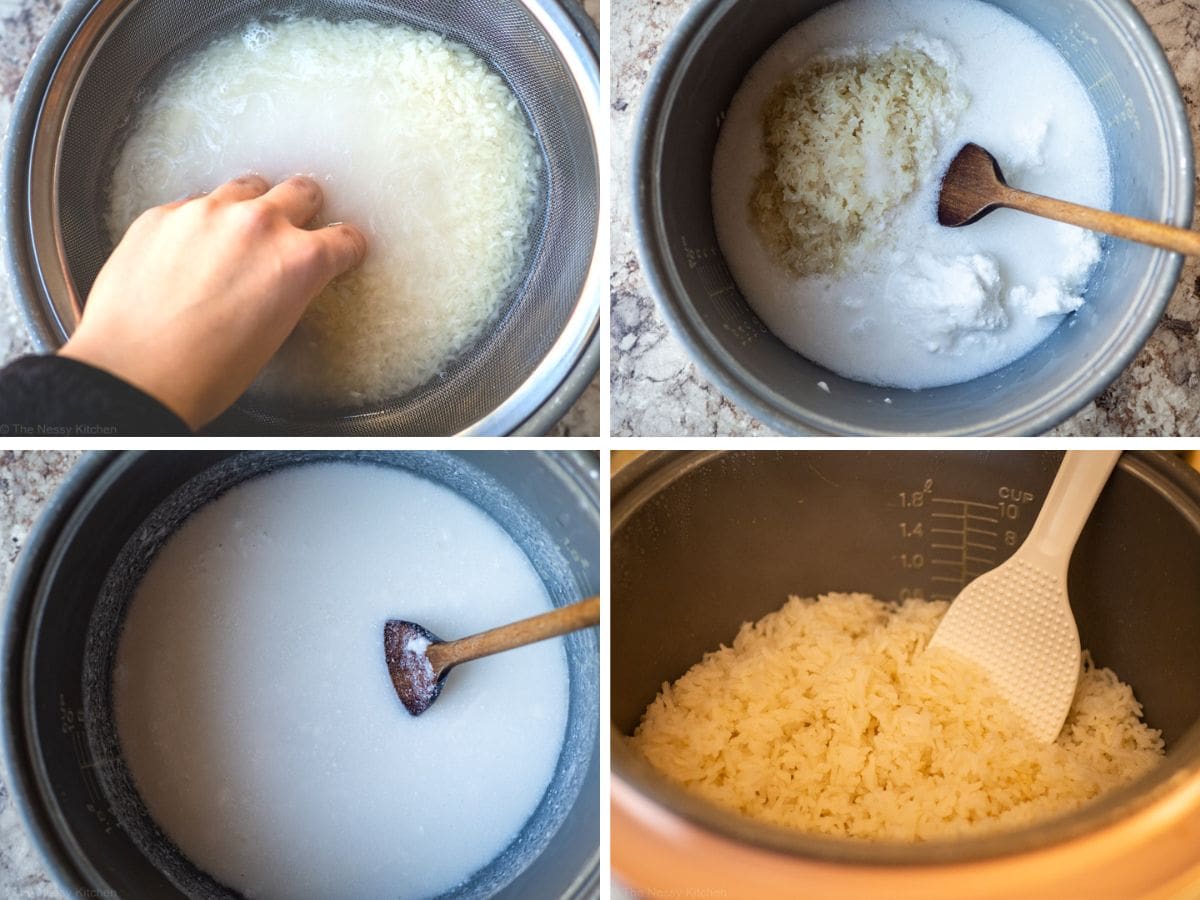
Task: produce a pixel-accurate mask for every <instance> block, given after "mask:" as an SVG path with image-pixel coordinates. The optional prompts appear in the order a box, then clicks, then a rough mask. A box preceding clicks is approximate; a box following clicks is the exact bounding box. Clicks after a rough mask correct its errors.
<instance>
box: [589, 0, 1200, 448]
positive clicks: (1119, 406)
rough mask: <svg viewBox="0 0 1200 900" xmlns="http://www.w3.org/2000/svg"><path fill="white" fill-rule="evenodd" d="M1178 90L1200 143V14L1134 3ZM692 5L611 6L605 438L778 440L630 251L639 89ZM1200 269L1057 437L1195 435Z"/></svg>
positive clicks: (1168, 4) (1161, 0) (1183, 0)
mask: <svg viewBox="0 0 1200 900" xmlns="http://www.w3.org/2000/svg"><path fill="white" fill-rule="evenodd" d="M1134 5H1135V6H1137V8H1138V9H1139V10H1140V11H1141V13H1142V15H1143V16H1145V18H1146V19H1147V21H1148V22H1149V23H1150V24H1151V26H1152V27H1153V29H1154V32H1155V34H1156V35H1157V36H1158V39H1159V41H1160V42H1161V43H1162V45H1163V47H1165V48H1166V51H1167V55H1168V57H1169V58H1170V60H1171V63H1172V65H1173V66H1174V68H1175V72H1176V75H1177V77H1178V79H1179V83H1180V84H1181V85H1182V86H1183V91H1184V96H1185V99H1186V100H1187V105H1188V110H1189V114H1190V117H1191V121H1192V128H1193V133H1194V136H1195V137H1196V140H1197V143H1200V7H1198V6H1197V5H1196V3H1195V0H1134ZM688 6H690V0H656V2H654V3H646V2H644V0H612V2H611V16H612V21H613V22H615V23H619V27H614V28H613V30H612V43H611V54H612V95H611V102H612V110H611V121H612V139H611V146H612V160H611V164H612V170H611V171H612V184H613V191H612V196H613V216H612V231H611V235H612V280H611V285H610V288H611V291H612V321H611V331H610V336H611V342H612V369H611V393H610V396H611V406H612V433H613V434H614V435H618V436H624V435H640V436H659V435H686V436H750V435H770V434H773V432H771V431H770V430H769V429H767V428H766V427H765V426H764V425H762V424H761V423H760V422H757V421H755V419H754V418H753V417H752V416H750V415H749V414H748V413H747V412H746V411H744V410H742V409H739V408H738V407H737V406H736V405H735V404H734V403H733V402H732V401H731V400H729V399H728V398H726V397H724V396H723V395H722V394H721V392H720V391H719V390H718V389H717V388H715V387H714V386H713V385H711V384H709V383H708V381H707V380H706V379H705V377H704V375H703V374H702V373H700V371H699V370H698V369H697V368H696V366H695V365H694V364H693V363H692V362H691V360H690V358H689V357H688V354H687V352H686V351H685V350H684V348H683V345H682V344H681V343H680V342H679V341H678V340H677V339H676V338H675V337H674V336H672V335H671V334H670V333H669V331H668V330H667V326H666V324H665V323H664V321H663V319H662V317H661V316H660V315H659V313H658V310H657V309H656V308H655V304H654V300H653V299H652V295H651V293H650V290H649V287H648V286H647V284H646V280H645V278H644V277H643V275H642V272H641V264H640V261H639V260H638V257H637V253H636V251H635V250H634V237H633V227H632V210H631V204H630V197H629V191H628V188H627V185H628V184H629V181H630V175H629V167H630V160H631V158H632V137H633V131H634V124H635V122H636V120H637V117H638V113H639V110H640V104H641V96H642V90H643V87H644V85H645V83H646V80H647V77H648V75H649V73H650V72H651V70H652V69H653V67H654V64H655V62H656V60H657V58H658V55H659V51H660V50H661V48H662V47H663V45H664V43H665V42H666V40H667V38H668V36H669V34H670V32H671V30H672V28H673V27H674V26H675V24H676V22H678V21H679V19H680V18H681V17H682V15H683V13H684V11H685V10H686V9H687V8H688ZM1198 331H1200V260H1197V259H1192V260H1189V261H1188V263H1187V266H1186V268H1185V269H1184V274H1183V280H1182V282H1181V283H1180V286H1179V289H1178V290H1177V291H1176V293H1175V296H1174V298H1173V299H1172V301H1171V305H1170V308H1169V310H1168V314H1167V316H1166V317H1164V319H1163V321H1162V323H1161V324H1160V325H1159V327H1158V329H1157V330H1156V331H1155V332H1154V335H1153V336H1152V337H1151V338H1150V341H1149V343H1148V344H1147V345H1146V347H1145V348H1144V349H1143V351H1142V352H1141V354H1140V355H1139V356H1138V357H1137V359H1136V361H1135V362H1134V363H1133V364H1132V365H1131V366H1130V367H1129V368H1128V369H1127V370H1126V371H1125V373H1124V374H1123V375H1122V376H1121V378H1120V379H1119V380H1118V381H1117V382H1116V383H1115V384H1113V385H1112V386H1111V387H1110V388H1109V389H1108V390H1107V391H1105V392H1104V393H1103V394H1102V395H1101V396H1100V397H1099V398H1098V399H1097V400H1096V401H1095V402H1093V403H1092V404H1091V405H1089V406H1088V407H1087V408H1086V409H1084V410H1083V411H1082V412H1081V413H1079V414H1078V415H1077V416H1076V417H1075V418H1073V419H1071V420H1070V421H1069V422H1067V423H1066V424H1064V425H1062V426H1061V427H1059V428H1058V429H1056V430H1055V431H1054V432H1052V434H1054V435H1055V436H1129V437H1133V436H1148V437H1157V436H1176V435H1182V436H1193V435H1198V434H1200V339H1198V337H1197V333H1198Z"/></svg>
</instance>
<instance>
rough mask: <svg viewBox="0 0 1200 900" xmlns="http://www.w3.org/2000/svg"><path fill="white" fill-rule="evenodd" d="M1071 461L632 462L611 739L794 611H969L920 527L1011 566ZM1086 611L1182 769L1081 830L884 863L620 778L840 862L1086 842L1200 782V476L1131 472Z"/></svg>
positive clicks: (648, 778)
mask: <svg viewBox="0 0 1200 900" xmlns="http://www.w3.org/2000/svg"><path fill="white" fill-rule="evenodd" d="M1061 456H1062V454H1061V453H1055V452H1039V453H958V452H947V453H916V452H914V453H848V452H831V453H821V452H778V453H768V452H755V453H701V454H682V453H675V454H672V453H668V454H659V455H654V456H650V457H643V458H641V459H639V460H637V461H635V462H634V463H632V464H631V465H630V466H628V467H626V468H625V469H623V470H622V471H621V472H620V473H618V475H617V477H616V479H615V481H614V488H613V518H612V528H613V531H612V554H611V557H612V601H611V616H612V660H613V662H612V725H613V730H614V733H615V734H617V735H621V734H630V733H632V731H633V729H634V728H635V727H636V726H637V723H638V721H639V720H640V718H641V715H642V713H643V711H644V710H645V708H646V706H647V705H648V704H649V703H650V702H651V701H652V700H653V699H654V697H655V696H656V695H657V693H658V692H659V690H660V689H661V687H662V685H663V683H664V682H668V681H673V680H675V679H676V678H678V677H679V676H680V675H682V674H683V673H684V672H685V671H687V669H688V668H690V667H691V666H692V665H694V664H695V663H697V662H698V661H699V660H700V659H701V658H702V657H703V655H704V654H705V653H706V652H709V651H712V650H715V649H716V648H717V647H718V646H719V645H720V644H722V643H726V644H727V643H729V642H730V641H731V640H732V639H733V637H734V636H735V635H736V634H737V631H738V628H739V626H740V625H741V624H742V623H743V622H746V621H753V620H756V619H759V618H761V617H762V616H763V615H765V614H767V613H768V612H771V611H774V610H776V609H778V608H779V607H780V606H782V605H783V603H784V602H785V601H786V600H787V598H788V596H789V595H792V594H796V595H800V596H805V597H808V596H815V595H818V594H821V593H826V592H830V591H863V592H869V593H872V594H874V595H876V596H877V597H879V598H881V599H885V600H898V599H900V598H901V597H909V596H922V597H926V598H934V597H940V596H949V597H953V596H954V594H955V593H956V592H957V590H958V586H959V584H961V582H962V581H965V580H969V579H970V577H971V575H972V572H971V571H970V566H971V565H972V564H971V563H969V562H968V563H967V571H966V573H965V575H964V576H963V577H962V578H961V579H960V580H959V584H956V583H954V582H953V581H945V580H942V579H943V578H944V574H939V573H946V572H947V571H950V572H952V573H953V578H954V579H959V575H960V569H959V568H958V567H957V565H955V566H947V565H939V564H937V562H936V560H937V559H938V558H939V557H940V558H942V559H943V562H944V560H945V557H946V554H945V552H944V551H938V550H936V549H931V544H932V543H937V541H928V540H925V539H923V538H922V537H921V536H920V535H917V536H914V535H915V533H916V532H917V530H918V529H917V528H916V526H917V525H918V524H919V525H921V526H922V527H921V529H920V531H921V532H922V533H923V534H924V535H926V536H927V535H928V529H929V528H930V527H938V526H939V525H940V526H941V527H946V528H950V529H953V528H955V527H958V526H957V525H956V524H955V519H954V517H955V516H957V515H959V514H960V513H961V512H963V511H964V510H965V511H969V512H970V513H971V515H973V516H975V517H976V518H975V519H974V525H975V526H976V527H978V528H981V529H983V530H984V531H992V532H994V534H995V535H996V538H995V539H994V540H991V543H992V544H993V545H994V549H993V550H992V551H990V552H989V551H988V550H984V551H982V553H981V555H983V556H988V557H990V559H991V562H993V563H998V562H1001V561H1003V560H1004V559H1007V558H1008V557H1009V556H1010V555H1011V554H1012V552H1013V551H1014V550H1015V549H1016V546H1017V545H1019V543H1020V542H1021V540H1022V539H1023V538H1024V537H1025V536H1026V535H1027V534H1028V532H1029V529H1030V527H1031V525H1032V523H1033V520H1034V518H1035V516H1036V512H1037V510H1038V509H1039V508H1040V506H1041V503H1042V500H1043V498H1044V496H1045V492H1046V490H1047V488H1048V487H1049V485H1050V483H1051V481H1052V480H1053V478H1054V475H1055V472H1056V471H1057V467H1058V463H1059V461H1060V459H1061ZM935 516H936V518H935ZM947 517H948V518H947ZM947 523H948V524H947ZM948 540H950V541H951V542H954V541H955V540H956V539H955V538H949V539H948ZM989 540H990V539H989V538H987V537H983V536H980V535H979V534H978V533H976V534H974V535H973V536H972V541H978V542H982V543H986V542H988V541H989ZM973 552H975V551H973ZM950 555H953V554H950ZM958 561H959V560H955V562H958ZM975 574H977V573H975ZM1069 593H1070V597H1071V603H1072V608H1073V609H1074V612H1075V615H1076V618H1077V619H1078V622H1079V632H1080V638H1081V641H1082V644H1083V647H1084V648H1085V649H1088V650H1090V651H1091V652H1092V654H1093V657H1094V658H1095V660H1096V661H1097V663H1099V664H1100V665H1102V666H1107V667H1109V668H1112V669H1113V670H1114V671H1116V672H1117V674H1118V675H1120V676H1121V678H1122V679H1123V680H1125V681H1126V682H1127V683H1129V684H1130V685H1131V686H1132V687H1133V689H1134V691H1135V693H1136V695H1137V697H1138V699H1139V700H1141V701H1142V703H1143V704H1144V706H1145V716H1146V720H1147V721H1148V722H1149V723H1150V724H1152V725H1153V726H1154V727H1157V728H1161V729H1162V731H1163V736H1164V738H1165V740H1166V744H1167V753H1168V755H1167V761H1166V762H1165V763H1164V764H1163V765H1162V766H1160V767H1159V768H1158V769H1157V770H1155V772H1153V773H1151V775H1149V776H1147V777H1146V778H1144V779H1143V780H1142V781H1141V782H1139V783H1137V784H1135V785H1132V786H1129V787H1126V788H1123V789H1122V790H1120V791H1117V792H1115V793H1114V794H1112V795H1110V797H1109V798H1106V799H1105V800H1103V801H1101V802H1099V803H1096V804H1094V805H1092V806H1091V807H1088V808H1086V809H1085V810H1084V811H1082V812H1079V813H1076V814H1074V815H1073V816H1069V817H1066V818H1064V819H1061V820H1056V822H1054V823H1048V824H1047V825H1045V826H1039V827H1037V828H1034V829H1028V830H1026V831H1025V832H1020V833H1016V834H1014V835H1009V836H999V837H996V838H991V839H987V838H980V839H977V840H972V841H970V842H962V841H960V842H955V843H953V844H950V845H943V846H939V845H936V844H930V845H925V846H923V847H921V848H908V847H901V848H892V849H891V850H887V849H881V848H880V847H879V846H877V845H865V844H858V843H852V842H837V843H831V842H829V841H822V840H818V839H813V838H808V837H806V836H802V835H795V834H793V833H790V832H784V831H783V830H782V829H772V828H768V827H766V826H762V827H758V826H756V825H754V824H751V823H747V822H744V821H732V817H727V816H722V815H719V814H717V813H716V811H715V810H714V809H713V808H709V807H706V805H705V804H702V803H699V802H695V801H693V800H692V799H691V798H689V797H687V796H686V795H684V794H683V793H682V792H681V791H679V790H678V789H675V788H673V787H672V786H670V785H667V784H666V783H665V781H663V780H662V779H661V778H659V777H658V776H657V775H656V773H654V772H653V771H652V770H650V769H649V767H648V766H647V765H646V764H645V763H644V762H643V761H641V760H640V758H638V757H636V756H635V755H634V754H633V753H632V752H631V751H629V750H628V748H626V747H625V745H624V742H623V741H622V740H621V739H620V737H616V738H614V742H613V768H614V777H616V778H622V779H625V780H626V781H628V782H629V783H630V784H632V785H634V786H635V787H636V788H637V789H639V790H641V791H642V792H644V793H645V794H646V795H647V796H649V797H651V798H653V799H655V800H657V801H658V802H660V803H662V804H664V805H665V806H667V807H669V808H672V809H673V810H675V811H676V812H680V813H682V814H684V815H685V816H687V817H689V818H691V819H695V820H698V821H700V822H702V823H703V824H705V825H706V826H708V827H711V828H713V829H714V830H717V831H720V832H724V833H728V834H730V835H731V836H735V837H736V838H737V839H738V840H744V841H748V842H750V843H755V844H760V845H764V846H768V847H771V848H773V849H781V850H785V851H787V852H792V853H799V854H802V855H812V856H817V857H821V858H829V859H832V860H842V861H846V860H852V861H857V862H863V861H875V862H879V861H882V860H885V859H886V860H889V861H914V860H920V859H924V860H926V861H929V860H934V861H937V860H942V859H961V858H963V857H964V856H967V857H970V856H972V855H974V856H981V857H986V856H989V855H996V854H1002V853H1011V852H1016V851H1018V850H1020V849H1022V848H1026V849H1028V848H1030V847H1036V846H1044V845H1045V844H1046V843H1049V842H1052V841H1054V840H1062V839H1065V838H1066V837H1067V836H1072V835H1077V834H1079V833H1082V832H1086V831H1087V830H1089V829H1090V828H1093V827H1095V826H1096V825H1097V824H1098V823H1100V822H1103V821H1111V820H1112V819H1113V817H1119V816H1121V815H1123V814H1124V813H1125V812H1126V811H1127V810H1128V809H1130V808H1132V807H1133V806H1136V805H1138V804H1140V803H1143V802H1146V801H1147V800H1148V798H1150V797H1151V796H1157V795H1158V794H1160V793H1161V792H1162V791H1165V790H1169V785H1168V780H1169V779H1170V777H1171V776H1172V775H1173V774H1178V773H1179V772H1180V771H1181V770H1184V769H1186V770H1189V771H1200V725H1198V723H1200V654H1198V653H1197V652H1196V649H1197V647H1200V478H1198V477H1197V476H1196V474H1195V473H1194V472H1192V471H1191V470H1190V469H1188V468H1187V467H1186V466H1184V465H1183V464H1182V463H1180V462H1179V461H1178V460H1176V459H1175V458H1174V457H1170V456H1165V455H1159V454H1144V453H1136V454H1129V453H1127V454H1125V456H1124V457H1123V458H1122V460H1121V462H1120V465H1119V468H1118V470H1117V471H1116V473H1115V474H1114V476H1113V478H1112V480H1111V481H1110V483H1109V484H1108V486H1107V487H1106V489H1105V491H1104V494H1103V495H1102V496H1101V498H1100V501H1099V503H1098V504H1097V506H1096V510H1095V512H1094V514H1093V516H1092V518H1091V520H1090V521H1089V523H1088V525H1087V527H1086V528H1085V530H1084V532H1083V535H1082V537H1081V539H1080V542H1079V544H1078V546H1077V547H1076V550H1075V554H1074V556H1073V557H1072V562H1071V568H1070V577H1069Z"/></svg>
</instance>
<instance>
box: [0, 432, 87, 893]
mask: <svg viewBox="0 0 1200 900" xmlns="http://www.w3.org/2000/svg"><path fill="white" fill-rule="evenodd" d="M81 455H82V454H81V453H79V452H74V451H72V452H65V453H60V452H52V451H47V452H13V451H11V450H9V451H0V586H2V587H3V588H4V589H5V591H7V586H8V579H9V576H10V575H11V574H12V571H13V566H14V564H15V563H16V560H17V554H18V553H19V552H20V550H21V547H22V546H23V544H24V543H25V539H26V538H27V537H28V536H29V532H30V529H32V527H33V524H34V522H35V521H36V520H37V518H38V514H39V513H40V512H41V509H42V507H43V506H44V505H45V503H46V501H47V500H49V499H50V496H51V494H53V493H54V491H55V489H56V488H57V487H58V485H59V484H60V483H62V480H63V478H65V477H66V475H67V472H68V471H70V469H71V467H72V466H73V465H74V464H75V463H76V462H77V461H78V459H79V457H80V456H81ZM2 775H3V773H0V776H2ZM61 896H62V894H61V893H60V892H59V891H58V889H57V888H55V887H54V885H53V884H52V883H51V881H50V879H49V877H48V876H47V875H46V873H45V870H44V869H43V868H42V859H41V856H40V855H39V854H38V853H37V851H36V850H34V849H33V846H32V845H31V844H30V843H29V838H28V837H27V836H26V834H25V828H24V825H23V824H22V822H21V817H20V814H19V813H18V812H17V810H16V808H15V807H14V806H13V803H12V799H11V798H10V797H9V795H8V789H7V787H6V786H5V784H4V782H3V781H0V897H10V898H14V900H50V898H60V897H61Z"/></svg>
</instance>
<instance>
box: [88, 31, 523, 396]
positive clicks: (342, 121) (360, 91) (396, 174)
mask: <svg viewBox="0 0 1200 900" xmlns="http://www.w3.org/2000/svg"><path fill="white" fill-rule="evenodd" d="M247 172H257V173H259V174H261V175H263V176H264V177H266V178H267V179H268V180H270V181H272V182H275V181H280V180H282V179H284V178H286V177H288V176H290V175H295V174H297V173H301V174H308V175H311V176H313V177H315V178H317V179H318V181H320V182H321V184H322V186H323V188H324V192H325V207H324V209H323V210H322V213H321V221H322V222H337V221H345V222H351V223H353V224H355V225H357V226H358V227H359V228H360V229H362V231H363V232H364V233H365V234H366V235H367V238H368V242H369V245H370V246H369V253H368V256H367V259H366V261H365V262H364V263H363V265H362V266H360V267H359V268H358V269H357V270H355V271H354V272H352V273H350V274H348V275H346V276H343V277H342V278H340V279H338V280H336V281H335V282H334V283H333V284H332V285H331V286H330V287H329V288H327V289H326V290H325V291H324V292H323V293H322V294H321V296H320V297H319V298H318V299H317V300H316V301H315V302H314V303H313V305H312V306H311V307H310V308H309V310H308V312H307V313H306V315H305V316H304V318H303V319H302V320H301V322H300V326H299V328H298V329H297V330H296V332H295V333H294V334H293V335H292V337H291V339H290V340H289V341H288V342H287V343H286V344H285V345H284V347H283V349H282V350H281V351H280V352H279V354H278V355H277V356H276V357H275V359H274V360H273V361H272V363H271V364H270V365H269V366H268V368H267V369H266V371H265V372H264V374H263V376H262V378H261V379H260V380H259V382H258V383H257V385H256V388H255V390H256V391H257V392H258V393H259V394H260V395H267V396H270V397H282V398H285V399H289V400H293V401H300V402H305V403H309V404H318V405H325V406H354V405H362V404H367V403H372V402H377V401H383V400H393V399H396V398H399V397H401V396H403V395H404V394H405V393H407V392H408V391H411V390H413V389H414V388H417V387H419V386H421V385H423V384H425V383H427V382H429V381H430V380H432V379H435V378H436V377H437V376H438V375H439V374H441V373H442V372H443V371H444V369H445V367H446V366H447V365H448V364H450V363H451V362H452V360H454V359H455V358H456V357H458V356H459V355H460V354H461V353H463V352H464V351H465V350H466V349H467V348H469V347H470V346H471V345H473V344H474V343H475V342H476V341H477V340H478V339H479V338H480V337H481V336H482V335H483V334H484V333H485V332H486V331H487V329H488V328H489V327H490V325H491V324H492V322H493V321H494V320H495V318H496V316H497V315H498V313H499V311H500V308H501V305H502V303H503V301H504V300H505V299H507V297H508V296H509V294H510V293H511V291H512V289H513V287H514V286H515V284H516V279H517V278H518V277H519V275H520V273H521V271H522V269H523V267H524V264H525V257H526V252H527V250H528V248H529V246H530V237H531V235H530V223H531V221H532V219H533V215H534V212H535V208H536V205H537V197H538V189H539V187H538V186H539V182H540V172H541V156H540V154H539V152H538V148H537V144H536V141H535V140H534V137H533V135H532V133H531V132H530V130H529V127H528V125H527V124H526V121H525V117H524V115H523V113H522V111H521V108H520V106H519V104H518V103H517V100H516V98H515V97H514V95H513V93H512V91H511V90H510V89H509V88H508V85H507V84H505V83H504V81H503V80H502V79H501V78H500V77H499V76H498V75H496V74H495V73H494V72H493V71H492V70H491V69H490V68H489V67H488V66H487V65H486V63H484V61H483V60H482V59H480V58H479V57H478V56H477V55H476V54H474V53H473V52H472V51H471V50H469V49H468V48H467V47H465V46H463V45H461V44H457V43H454V42H452V41H449V40H447V39H445V38H443V37H440V36H438V35H436V34H433V33H431V32H427V31H415V30H413V29H410V28H404V27H400V26H383V25H374V24H370V23H367V22H343V23H338V24H334V23H330V22H324V21H318V20H313V19H300V20H296V21H290V22H284V23H280V24H275V25H270V26H264V25H254V26H251V27H249V28H247V29H246V30H245V31H244V32H243V33H240V34H233V35H229V36H226V37H223V38H220V39H218V40H216V41H214V42H213V43H212V44H211V45H209V46H208V47H206V48H204V49H203V50H201V51H200V52H199V53H196V54H195V55H193V56H192V57H190V58H187V59H185V60H183V61H182V62H181V63H180V64H179V65H178V66H177V68H176V69H175V70H174V71H172V72H171V73H170V75H169V76H168V77H167V78H166V80H165V81H164V82H163V84H162V85H160V86H159V87H158V89H157V90H156V91H155V93H154V94H153V95H151V96H150V97H148V98H146V99H145V100H144V101H143V102H142V103H141V105H140V106H139V109H138V113H137V116H136V117H135V120H134V122H133V124H132V126H131V128H130V131H129V134H128V137H127V138H126V142H125V144H124V145H123V146H122V148H121V152H120V155H119V157H118V160H117V164H116V167H115V170H114V172H113V178H112V184H111V187H110V192H109V201H110V215H109V223H108V224H109V230H110V232H111V234H112V237H113V238H114V240H115V239H117V238H119V237H120V236H121V235H122V234H124V232H125V229H126V228H128V226H129V224H130V223H131V222H132V221H133V220H134V218H136V217H137V216H138V215H140V214H141V213H142V212H143V211H144V210H146V209H148V208H150V207H152V206H157V205H159V204H161V203H166V202H169V201H173V200H178V199H180V198H182V197H186V196H189V195H191V194H195V193H198V192H202V191H210V190H212V189H213V188H215V187H217V186H218V185H220V184H222V183H224V182H225V181H228V180H230V179H232V178H236V177H238V176H240V175H244V174H246V173H247ZM201 262H202V261H201Z"/></svg>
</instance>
